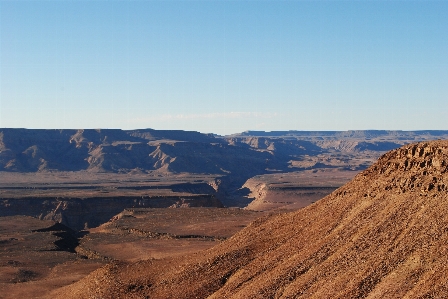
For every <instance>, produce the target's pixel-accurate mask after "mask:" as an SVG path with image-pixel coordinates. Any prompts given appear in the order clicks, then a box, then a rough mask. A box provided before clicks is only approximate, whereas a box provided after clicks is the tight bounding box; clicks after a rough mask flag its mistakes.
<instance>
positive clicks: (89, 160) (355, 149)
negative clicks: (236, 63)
mask: <svg viewBox="0 0 448 299" xmlns="http://www.w3.org/2000/svg"><path fill="white" fill-rule="evenodd" d="M433 139H448V131H375V130H368V131H273V132H264V131H246V132H242V133H239V134H233V135H230V136H214V135H213V134H201V133H199V132H192V131H181V130H153V129H139V130H119V129H96V130H95V129H81V130H42V129H7V128H5V129H0V171H13V172H36V171H82V170H83V171H89V172H119V173H127V172H130V171H135V170H138V171H143V172H145V171H163V172H177V173H179V172H189V173H212V174H223V175H228V174H233V175H237V176H240V175H241V176H244V177H250V176H253V175H256V174H260V173H265V172H269V171H273V170H275V171H294V170H300V169H304V168H307V169H312V168H315V167H317V168H322V167H345V168H350V169H363V168H366V167H367V166H368V165H367V164H369V162H365V161H364V162H362V161H361V162H359V161H358V162H354V161H355V160H354V159H353V158H354V157H359V156H360V155H364V154H368V156H369V157H373V158H374V159H376V158H377V157H379V155H380V154H382V153H383V152H385V151H388V150H391V149H394V148H397V147H399V146H401V145H403V144H406V143H410V142H415V141H422V140H433ZM323 154H325V155H326V156H332V157H338V159H339V162H338V163H336V164H335V162H334V161H333V162H331V161H323V160H322V159H320V158H319V157H320V155H323ZM305 160H306V161H305ZM321 160H322V161H321ZM372 162H373V160H372ZM366 163H367V164H366Z"/></svg>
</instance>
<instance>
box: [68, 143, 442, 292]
mask: <svg viewBox="0 0 448 299" xmlns="http://www.w3.org/2000/svg"><path fill="white" fill-rule="evenodd" d="M447 185H448V141H434V142H423V143H416V144H411V145H407V146H404V147H402V148H400V149H397V150H394V151H391V152H389V153H387V154H385V155H383V156H382V157H381V158H380V159H379V160H378V162H377V163H375V164H374V165H372V166H371V167H370V168H368V169H367V170H365V171H364V172H362V173H360V174H359V175H357V176H356V177H355V178H354V179H353V180H352V181H351V182H350V183H348V184H346V185H344V186H343V187H341V188H339V189H337V190H336V191H334V192H333V193H332V194H330V195H328V196H326V197H325V198H323V199H322V200H320V201H318V202H316V203H315V204H312V205H310V206H308V207H306V208H304V209H301V210H299V211H297V212H293V213H288V214H282V215H278V216H274V217H270V218H264V219H259V220H257V221H255V222H253V223H252V224H251V225H250V226H248V227H247V228H246V229H244V230H242V231H241V232H239V233H238V234H236V235H235V236H233V237H232V238H231V239H229V240H227V241H225V242H223V243H221V244H219V245H218V246H216V247H214V248H212V249H210V250H207V251H205V252H203V253H201V254H198V255H192V256H188V257H184V258H183V259H182V260H180V259H178V260H176V261H163V260H160V261H147V262H139V263H136V264H134V265H132V266H129V265H125V266H120V265H119V264H114V265H110V266H108V267H105V268H102V269H99V270H98V271H96V272H94V273H92V274H91V275H89V276H88V277H86V278H85V279H83V280H81V281H80V282H78V283H76V284H74V285H72V286H70V287H68V288H66V289H64V290H61V292H60V293H59V295H60V297H61V298H62V297H64V298H88V297H95V296H97V297H102V298H129V297H130V296H135V297H137V296H148V297H150V298H195V297H198V298H206V297H209V298H341V299H342V298H445V297H446V294H447V293H448V285H447V280H446V273H447V272H448V266H447V265H448V247H447V245H446V244H448V230H447V227H448V191H447ZM160 269H163V271H161V270H160ZM130 286H132V288H130Z"/></svg>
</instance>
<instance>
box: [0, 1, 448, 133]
mask: <svg viewBox="0 0 448 299" xmlns="http://www.w3.org/2000/svg"><path fill="white" fill-rule="evenodd" d="M447 15H448V2H447V1H0V65H1V72H0V127H12V128H50V129H51V128H121V129H135V128H154V129H165V130H167V129H169V130H172V129H179V130H194V131H199V132H203V133H217V134H221V135H227V134H232V133H236V132H242V131H245V130H256V131H261V130H263V131H282V130H353V129H358V130H367V129H379V130H429V129H430V130H444V129H447V126H446V115H447V112H448V111H447V105H446V103H447V95H448V85H447V84H446V82H448V56H447V55H446V53H448V39H447V38H446V37H447V36H448V22H447V21H446V16H447Z"/></svg>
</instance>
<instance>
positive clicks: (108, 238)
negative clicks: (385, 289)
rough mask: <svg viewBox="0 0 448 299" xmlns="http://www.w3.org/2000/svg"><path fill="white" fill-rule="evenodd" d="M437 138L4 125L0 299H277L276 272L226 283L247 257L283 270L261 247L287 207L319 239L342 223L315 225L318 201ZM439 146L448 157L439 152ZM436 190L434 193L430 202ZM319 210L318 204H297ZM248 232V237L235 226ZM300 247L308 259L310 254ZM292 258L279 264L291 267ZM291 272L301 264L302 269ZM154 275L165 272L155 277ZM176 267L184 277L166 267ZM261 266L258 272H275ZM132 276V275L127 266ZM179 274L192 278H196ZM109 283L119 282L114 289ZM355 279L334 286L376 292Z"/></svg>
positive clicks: (443, 134) (437, 134)
mask: <svg viewBox="0 0 448 299" xmlns="http://www.w3.org/2000/svg"><path fill="white" fill-rule="evenodd" d="M434 139H448V132H447V131H416V132H402V131H348V132H303V131H286V132H243V133H240V134H235V135H232V136H214V135H211V134H200V133H197V132H183V131H156V130H150V129H146V130H134V131H122V130H25V129H1V130H0V171H1V172H0V176H1V180H0V216H2V217H0V232H1V239H0V245H1V248H2V249H1V252H0V290H1V292H0V298H29V297H30V294H32V296H31V297H34V298H39V297H40V298H55V297H67V296H75V294H77V295H76V296H78V297H77V298H89V297H91V296H97V297H98V296H99V298H119V297H122V298H144V296H149V298H181V297H178V296H179V294H178V292H177V291H175V289H173V288H174V287H176V288H178V290H185V292H184V293H185V296H187V297H185V298H191V297H189V296H196V297H198V298H204V297H207V296H212V297H213V296H215V297H216V298H222V297H231V296H233V295H235V296H236V297H238V296H239V298H243V297H244V298H266V297H263V296H264V295H263V294H265V295H266V296H268V297H269V296H271V297H273V298H274V297H276V296H277V297H279V298H280V297H282V296H283V297H285V298H286V297H288V296H289V295H286V294H289V293H290V294H293V293H294V292H293V291H292V290H293V289H294V288H289V289H288V288H286V285H289V283H288V284H286V283H285V282H281V281H282V279H283V280H285V281H286V280H287V278H286V276H285V277H283V276H284V275H283V274H282V275H283V276H282V275H280V276H278V279H276V280H275V281H276V282H275V281H273V282H272V283H271V284H270V286H268V284H269V283H268V281H270V280H271V279H273V277H277V276H275V274H270V277H271V278H269V277H267V276H266V275H265V276H263V277H264V278H257V279H256V280H257V281H259V282H257V285H259V283H261V281H264V282H263V283H261V284H262V285H263V287H262V289H263V290H264V291H261V289H258V290H259V291H260V292H261V293H260V292H259V293H257V292H258V291H257V292H252V293H251V292H247V290H246V289H247V288H242V287H241V285H240V286H239V287H238V286H237V285H238V284H234V283H232V284H229V283H227V281H230V280H232V281H236V280H237V279H238V277H242V276H241V275H242V272H241V271H248V270H243V268H244V267H246V266H247V265H249V264H248V262H249V260H250V261H252V260H254V261H255V259H256V258H255V257H256V256H257V257H258V259H260V258H261V259H263V256H266V257H265V258H266V261H265V263H266V265H268V264H269V265H271V264H272V263H274V262H275V261H277V263H279V265H280V262H279V260H278V259H279V256H277V255H275V256H270V255H264V254H263V255H262V254H261V252H267V251H270V250H271V249H269V248H267V247H266V246H268V245H269V244H270V243H272V242H274V243H275V242H277V241H278V240H277V239H278V238H280V239H281V238H282V236H284V237H286V235H285V234H286V232H285V231H284V230H286V229H287V228H286V227H287V225H286V222H287V219H290V218H291V217H293V218H294V219H295V217H296V216H293V215H295V214H291V213H290V212H291V211H297V210H299V211H300V212H299V213H300V214H298V215H300V216H297V217H299V218H300V219H299V220H297V221H298V222H297V221H296V222H294V223H295V224H294V225H295V227H306V226H307V224H308V226H309V230H310V231H312V230H314V228H313V227H312V226H311V225H310V221H311V220H310V219H313V221H318V219H319V217H323V218H328V223H326V224H325V225H324V224H322V227H320V228H319V229H318V230H316V231H315V233H316V234H321V235H322V236H325V233H323V232H322V231H321V230H325V228H328V229H330V227H332V225H334V224H332V223H330V222H331V221H336V222H337V221H339V222H340V221H341V220H340V219H339V218H337V217H336V216H334V215H333V216H330V214H331V213H333V212H331V211H330V210H325V209H323V208H322V211H321V212H319V213H320V214H319V215H320V216H319V215H318V214H316V213H317V212H312V211H313V209H315V210H316V209H317V210H319V209H321V208H317V207H321V206H323V205H326V204H324V203H320V201H319V200H320V199H321V198H323V197H325V196H327V195H329V194H332V195H330V197H328V198H336V197H338V195H337V194H341V192H342V191H340V190H343V188H346V189H347V188H349V187H343V188H342V189H338V188H339V187H341V186H343V185H344V184H346V183H347V182H349V181H350V180H352V179H353V178H354V177H355V176H356V175H357V174H358V173H360V172H361V171H364V170H365V169H367V168H368V167H369V166H370V165H372V164H374V163H375V162H376V161H377V159H378V158H379V157H380V156H381V155H383V154H384V153H386V152H387V151H389V150H393V149H395V148H398V147H401V146H403V145H405V144H409V143H414V142H416V141H422V140H423V141H429V140H434ZM437 146H439V147H440V148H442V149H443V148H445V144H444V143H441V144H438V145H437ZM420 147H422V146H420ZM433 148H434V146H433ZM436 154H437V150H436V153H435V154H433V155H436ZM414 155H415V153H414ZM419 157H420V156H418V154H417V155H416V158H415V159H420V158H419ZM425 157H426V156H424V155H423V158H425ZM441 157H442V158H441V159H442V160H443V159H445V158H444V157H445V156H443V155H442V156H441ZM382 159H383V160H384V159H385V158H382ZM425 161H426V160H425ZM384 163H386V162H384ZM397 163H398V164H399V165H401V164H400V163H403V165H404V163H405V162H404V160H403V161H398V162H397ZM419 163H422V162H419ZM442 166H443V165H442ZM400 167H401V166H400ZM400 167H398V168H400ZM406 167H407V166H406ZM406 167H405V168H406ZM424 167H430V166H427V165H426V164H425V166H424ZM426 171H427V172H428V170H426ZM438 171H439V170H438ZM396 176H399V175H398V173H397V174H396ZM374 179H375V178H374V177H372V181H374ZM355 180H356V179H355ZM358 180H359V179H358ZM350 184H354V183H350ZM364 184H365V183H364ZM347 186H349V185H347ZM356 188H358V189H359V190H361V189H362V188H361V187H356ZM360 188H361V189H360ZM365 188H367V187H365ZM433 188H434V187H433ZM336 189H338V191H336V193H333V192H334V191H335V190H336ZM358 189H357V190H358ZM414 189H415V188H414ZM414 189H412V190H414ZM360 192H361V191H360ZM413 192H414V191H413ZM440 192H441V193H440ZM425 194H426V193H425ZM444 194H445V193H444V190H439V193H438V195H437V196H445V195H444ZM363 196H364V195H363ZM384 196H386V195H384ZM317 201H319V205H317V206H316V208H307V209H302V208H304V207H307V206H309V205H310V204H312V203H315V202H317ZM329 201H331V199H326V201H324V202H329ZM341 205H342V203H341ZM312 206H313V207H314V206H315V205H312ZM341 207H342V206H341ZM341 209H342V208H341ZM344 209H345V208H344ZM359 209H361V208H359ZM334 211H335V212H334V213H336V211H337V209H334ZM328 213H330V214H328ZM344 213H345V212H344ZM353 213H355V212H353ZM356 213H357V212H356ZM356 213H355V214H356ZM308 214H310V216H307V215H308ZM327 216H328V217H327ZM307 217H310V218H307ZM334 217H336V218H334ZM341 217H342V216H341ZM409 217H411V216H409ZM285 219H286V220H285ZM291 219H292V218H291ZM331 219H333V220H331ZM338 219H339V220H338ZM344 219H345V218H344ZM254 221H255V222H254ZM282 221H283V222H284V221H286V222H285V223H283V222H282ZM288 221H289V220H288ZM294 221H295V220H294ZM322 221H323V220H322ZM347 221H348V220H347ZM280 222H281V223H283V224H282V225H284V226H285V229H284V230H281V229H278V230H276V229H275V227H279V226H282V225H280V224H279V223H280ZM318 222H319V221H318ZM265 223H267V224H265ZM341 223H342V222H341ZM266 225H268V226H269V229H268V230H269V233H268V234H267V235H266V233H261V232H259V233H255V231H257V230H258V228H256V229H254V227H264V226H266ZM247 226H249V227H251V229H244V230H243V231H241V230H242V229H243V228H246V227H247ZM271 228H272V229H271ZM289 230H290V231H293V229H292V228H289ZM304 230H306V229H305V228H304ZM240 231H241V232H240ZM360 231H362V228H360ZM238 232H240V233H238ZM236 233H238V234H237V236H235V237H232V236H234V235H235V234H236ZM254 233H255V234H260V235H259V237H257V238H255V237H254V235H253V234H254ZM316 236H317V235H316ZM265 237H267V238H268V239H269V238H273V239H272V240H271V239H269V240H267V239H266V240H265V239H263V238H265ZM333 237H334V236H333V235H332V238H333ZM276 238H277V239H276ZM287 238H289V239H294V238H293V237H292V236H291V237H287ZM301 238H302V239H300V240H296V241H297V242H299V243H300V242H305V243H309V244H310V245H307V246H320V245H319V244H323V243H322V242H323V241H322V240H323V239H319V238H320V237H319V238H318V237H316V238H310V237H309V235H308V237H306V236H305V235H303V237H301ZM304 238H305V239H304ZM307 238H308V239H307ZM258 239H259V241H257V240H258ZM274 239H276V240H277V241H275V240H274ZM319 240H320V241H319ZM247 242H249V243H251V244H252V245H247V244H248V243H247ZM232 244H233V245H232ZM244 244H246V245H244ZM278 244H280V243H278ZM297 244H298V243H297ZM313 244H314V245H313ZM235 246H236V247H235ZM322 246H323V245H322ZM325 246H327V245H325ZM237 247H238V248H237ZM268 247H269V246H268ZM274 247H278V245H275V246H274ZM274 247H272V249H273V248H274ZM316 248H317V247H316ZM325 248H326V247H325ZM268 249H269V250H268ZM266 250H267V251H266ZM285 250H286V249H285ZM288 250H289V249H288ZM303 250H304V251H303V252H304V253H303V254H307V253H306V252H308V251H307V250H308V249H303ZM310 250H311V249H310ZM310 252H311V251H310ZM319 252H320V251H319ZM326 252H327V251H326ZM284 253H285V254H286V255H291V254H292V253H291V251H285V252H284ZM327 253H328V252H327ZM315 254H318V253H317V251H316V253H315ZM318 255H319V254H318ZM205 256H209V257H210V258H212V259H213V260H215V262H216V263H214V264H213V265H216V267H218V268H219V269H218V268H216V269H215V267H214V266H213V267H211V266H210V267H208V268H207V266H204V265H205V264H204V263H205V260H204V261H202V260H201V258H203V257H204V258H205ZM210 258H209V259H210ZM271 259H272V261H270V260H271ZM257 263H258V262H257ZM291 263H292V264H291V265H289V266H288V267H292V265H293V264H294V263H295V262H294V261H291ZM307 263H308V262H307ZM139 265H140V266H139ZM229 265H231V266H229ZM295 265H296V266H297V267H298V266H299V265H304V260H300V261H299V260H297V261H296V264H295ZM101 267H105V268H101ZM160 267H163V268H164V269H165V268H166V269H168V270H166V271H164V272H163V273H162V274H160V273H159V274H155V272H154V271H155V269H159V268H160ZM176 267H183V269H185V271H184V270H180V269H179V270H176V271H174V269H177V268H176ZM254 267H255V266H254ZM257 267H258V266H257ZM266 267H267V268H266ZM266 267H265V270H264V271H267V270H268V269H271V268H270V267H271V266H266ZM288 267H287V268H288ZM304 267H305V266H304ZM328 267H330V266H328ZM334 267H336V266H334ZM372 267H373V266H372ZM98 268H101V269H99V270H97V271H96V272H95V273H93V274H92V275H90V276H87V275H88V274H89V273H91V272H92V271H94V270H96V269H98ZM128 268H129V269H131V270H129V271H133V274H132V275H131V274H130V272H129V271H128V270H124V269H128ZM132 269H133V270H132ZM143 269H147V272H146V273H145V270H143ZM194 269H196V270H194ZM253 269H254V271H255V269H256V268H253ZM285 269H286V268H285ZM291 269H292V268H291ZM307 269H308V270H309V269H310V268H307ZM308 270H306V271H305V272H303V273H302V274H300V273H299V272H300V271H299V272H297V271H295V272H294V273H295V274H294V275H293V276H291V277H293V280H292V281H296V280H297V281H298V280H300V279H304V277H305V276H306V275H310V274H309V273H311V272H309V271H308ZM364 270H365V271H364ZM364 270H363V271H364V272H363V273H367V274H366V275H367V276H368V275H371V273H370V272H369V273H370V274H369V273H368V271H367V270H366V269H364ZM127 271H128V272H127ZM192 271H193V272H192ZM223 271H224V272H225V273H224V272H223ZM251 271H252V270H251ZM291 271H292V270H291ZM316 271H317V270H316ZM375 271H376V270H375ZM221 272H222V273H221ZM268 272H269V271H268ZM268 272H267V273H268ZM296 272H297V273H296ZM361 272H362V271H361ZM386 272H387V271H386ZM386 272H385V273H386ZM136 273H138V274H136ZM194 273H196V274H194ZM279 273H280V272H279ZM298 273H299V274H298ZM307 273H308V274H307ZM335 273H336V272H335ZM375 273H376V272H375ZM381 273H382V272H381ZM387 273H390V271H389V272H387ZM101 275H102V276H101ZM123 275H124V276H123ZM173 275H174V276H173ZM203 275H206V276H208V277H210V281H208V280H207V281H208V282H207V281H206V280H204V279H203V278H201V277H204V276H203ZM334 275H338V274H334ZM381 275H382V274H381ZM381 275H380V274H378V275H377V276H375V277H374V278H372V279H376V280H378V279H379V278H378V277H380V278H382V277H383V276H381ZM86 276H87V278H84V277H86ZM218 276H219V277H221V278H219V277H218ZM367 276H366V277H367ZM89 277H95V278H94V279H95V281H103V283H102V285H99V286H98V285H95V286H93V285H92V280H91V279H93V278H89ZM188 277H190V278H191V279H193V277H197V279H195V283H193V282H192V281H190V280H191V279H190V278H188ZM254 277H256V276H254ZM260 277H261V276H260ZM282 277H283V278H282ZM316 277H320V276H316ZM89 279H90V280H89ZM189 279H190V280H189ZM214 279H218V280H216V281H215V280H214ZM260 279H261V280H260ZM288 279H290V278H288ZM316 279H317V278H316ZM319 279H320V278H319ZM366 279H367V278H366ZM379 280H381V279H379ZM379 280H378V281H377V282H376V283H375V284H374V285H376V284H377V283H379ZM78 281H79V282H78ZM89 281H90V282H89ZM114 281H115V286H116V287H112V286H111V283H112V282H114ZM163 281H165V282H163ZM288 281H289V280H288ZM316 281H319V280H318V279H317V280H316ZM76 282H78V283H76ZM73 283H76V284H74V285H73V286H70V285H72V284H73ZM235 283H236V282H235ZM170 284H171V285H170ZM186 284H187V285H190V286H191V287H187V285H186ZM364 284H365V285H366V289H365V291H363V292H361V293H359V292H358V293H356V292H354V291H351V293H350V292H348V291H347V292H348V293H347V292H346V293H344V292H342V291H341V290H340V292H341V293H340V294H345V295H347V296H348V297H341V298H361V297H365V296H367V295H369V296H373V295H372V293H371V291H372V290H373V289H374V288H373V286H374V285H373V286H370V285H369V284H367V281H366V282H364ZM161 285H166V286H165V287H162V288H161V287H160V286H161ZM244 285H247V283H244ZM323 285H324V284H318V283H314V284H312V285H310V287H308V288H309V290H313V292H314V293H313V292H311V291H310V292H311V293H310V294H322V292H323V289H322V288H323ZM325 285H327V286H328V281H327V282H326V284H325ZM319 286H320V289H319ZM367 286H369V287H367ZM247 287H249V285H247ZM358 287H359V284H358ZM251 288H255V287H251ZM257 288H258V287H257ZM243 289H245V290H244V291H242V290H243ZM302 289H303V288H302ZM108 290H109V291H108ZM254 290H255V289H254ZM268 290H269V291H268ZM274 290H275V292H274ZM294 290H296V289H294ZM303 290H305V289H303ZM89 292H90V293H89ZM232 292H235V293H234V294H232ZM288 292H289V293H288ZM319 292H320V293H319ZM215 293H216V294H215ZM237 293H238V294H240V295H236V294H237ZM355 293H356V294H357V295H356V294H355ZM380 293H381V292H379V293H378V294H380ZM71 294H72V295H71ZM213 294H215V295H213ZM257 294H258V295H257ZM294 294H295V295H294V296H296V297H297V296H298V293H294ZM381 294H383V293H381ZM391 294H392V293H391ZM246 295H247V297H245V296H246ZM355 295H356V296H358V295H359V296H361V297H359V296H358V297H356V296H355ZM364 295H365V296H364ZM76 296H75V297H76ZM291 296H292V295H291ZM294 296H293V297H294ZM314 296H318V295H314ZM338 296H339V295H338ZM341 296H342V295H341ZM75 297H74V298H75ZM236 297H235V298H236ZM324 297H325V296H324ZM411 297H412V296H411ZM193 298H194V297H193ZM305 298H307V296H305ZM316 298H322V297H316ZM331 298H337V296H336V297H331ZM372 298H373V297H372ZM391 298H392V297H391Z"/></svg>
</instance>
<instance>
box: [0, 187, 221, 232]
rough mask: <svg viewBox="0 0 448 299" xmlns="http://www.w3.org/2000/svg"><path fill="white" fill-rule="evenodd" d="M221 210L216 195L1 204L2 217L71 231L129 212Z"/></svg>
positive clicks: (27, 200) (8, 201) (25, 200)
mask: <svg viewBox="0 0 448 299" xmlns="http://www.w3.org/2000/svg"><path fill="white" fill-rule="evenodd" d="M137 207H141V208H169V207H172V208H181V207H222V204H221V202H220V201H219V200H217V199H216V198H215V197H214V196H213V195H191V196H152V197H149V196H139V197H132V196H129V197H113V198H104V197H103V198H99V197H94V198H54V197H49V198H45V197H40V198H22V199H17V198H13V199H7V198H3V199H2V200H0V216H13V215H26V216H33V217H37V218H39V219H44V220H54V221H57V222H60V223H62V224H64V225H66V226H68V227H70V228H72V229H75V230H81V229H84V228H86V227H96V226H98V225H100V224H102V223H105V222H107V221H108V220H110V219H111V218H112V217H113V216H115V215H116V214H118V213H120V212H121V211H123V210H124V209H126V208H137Z"/></svg>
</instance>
